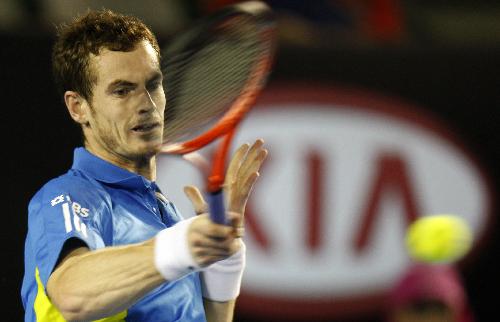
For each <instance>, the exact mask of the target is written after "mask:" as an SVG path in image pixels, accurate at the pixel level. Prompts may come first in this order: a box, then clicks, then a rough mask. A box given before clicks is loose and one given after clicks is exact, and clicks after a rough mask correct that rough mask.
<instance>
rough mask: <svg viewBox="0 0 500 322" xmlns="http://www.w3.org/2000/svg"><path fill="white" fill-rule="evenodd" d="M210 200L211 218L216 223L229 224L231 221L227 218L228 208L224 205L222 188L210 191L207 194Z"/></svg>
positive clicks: (208, 200)
mask: <svg viewBox="0 0 500 322" xmlns="http://www.w3.org/2000/svg"><path fill="white" fill-rule="evenodd" d="M206 199H207V202H208V210H209V214H210V219H212V221H213V222H214V223H216V224H221V225H228V224H229V221H228V220H227V218H226V209H225V207H224V194H223V193H222V189H220V190H218V191H215V192H209V193H208V194H207V195H206Z"/></svg>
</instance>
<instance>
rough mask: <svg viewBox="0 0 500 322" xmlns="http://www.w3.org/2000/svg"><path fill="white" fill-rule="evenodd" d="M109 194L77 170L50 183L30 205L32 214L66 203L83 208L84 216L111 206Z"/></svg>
mask: <svg viewBox="0 0 500 322" xmlns="http://www.w3.org/2000/svg"><path fill="white" fill-rule="evenodd" d="M109 199H110V198H109V194H108V193H107V191H106V190H105V189H104V188H103V187H102V186H101V185H100V184H99V182H97V181H95V180H94V179H92V178H89V177H87V176H85V175H84V174H82V173H81V172H79V171H76V170H70V171H68V172H67V173H65V174H64V175H61V176H59V177H57V178H54V179H52V180H50V181H48V182H47V183H46V184H45V185H44V186H43V187H42V188H40V190H38V192H37V193H36V194H35V195H34V196H33V198H32V199H31V201H30V204H29V211H30V213H33V212H38V210H40V209H44V208H45V209H47V208H52V207H54V206H56V205H58V204H62V203H66V202H68V203H69V204H71V205H73V206H74V207H76V208H78V207H80V208H82V211H83V213H82V214H83V215H84V216H85V215H86V212H89V211H92V210H93V211H94V212H95V211H99V210H102V209H103V208H106V207H107V206H108V204H109Z"/></svg>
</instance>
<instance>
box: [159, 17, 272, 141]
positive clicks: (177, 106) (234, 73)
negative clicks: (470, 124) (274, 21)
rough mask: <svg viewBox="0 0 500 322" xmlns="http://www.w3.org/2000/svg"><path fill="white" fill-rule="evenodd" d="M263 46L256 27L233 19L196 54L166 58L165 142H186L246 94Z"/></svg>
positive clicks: (199, 45) (264, 50)
mask: <svg viewBox="0 0 500 322" xmlns="http://www.w3.org/2000/svg"><path fill="white" fill-rule="evenodd" d="M266 46H268V44H266V43H265V42H263V41H262V39H261V34H260V32H259V28H258V27H257V26H256V25H255V21H254V20H253V19H252V18H251V17H237V18H234V19H231V20H229V21H226V22H225V23H223V24H221V25H219V26H218V27H217V28H216V29H215V30H213V32H212V34H211V35H210V37H207V38H206V39H205V41H203V42H199V43H197V47H196V48H192V49H190V50H186V51H182V54H179V55H175V56H174V57H166V59H167V60H166V64H165V65H164V74H165V84H164V86H165V92H166V96H167V106H166V111H165V132H164V139H165V140H164V141H166V142H180V141H185V140H188V139H190V138H192V137H195V136H197V135H198V134H200V133H202V132H204V131H205V130H206V129H207V128H208V127H210V126H211V125H213V123H214V122H216V121H217V120H219V119H220V118H221V116H222V115H224V114H225V113H226V112H227V111H228V109H229V108H230V107H231V106H232V104H233V102H234V101H235V100H236V99H237V98H238V97H239V96H240V94H241V93H242V91H244V90H246V86H247V83H248V82H249V79H251V77H252V74H253V70H254V69H255V68H256V65H257V64H258V62H259V61H260V60H261V56H263V55H267V54H268V50H269V48H268V47H266Z"/></svg>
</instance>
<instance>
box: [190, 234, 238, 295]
mask: <svg viewBox="0 0 500 322" xmlns="http://www.w3.org/2000/svg"><path fill="white" fill-rule="evenodd" d="M245 253H246V247H245V244H244V243H243V241H241V248H240V250H239V251H238V252H236V253H234V254H233V255H232V256H231V257H228V258H226V259H223V260H221V261H218V262H215V263H214V264H212V265H210V266H208V267H207V268H206V269H204V270H203V271H202V272H201V274H200V275H201V285H202V290H203V297H204V298H206V299H209V300H213V301H218V302H227V301H230V300H234V299H235V298H237V297H238V295H239V294H240V288H241V278H242V277H243V270H244V269H245V257H246V256H245Z"/></svg>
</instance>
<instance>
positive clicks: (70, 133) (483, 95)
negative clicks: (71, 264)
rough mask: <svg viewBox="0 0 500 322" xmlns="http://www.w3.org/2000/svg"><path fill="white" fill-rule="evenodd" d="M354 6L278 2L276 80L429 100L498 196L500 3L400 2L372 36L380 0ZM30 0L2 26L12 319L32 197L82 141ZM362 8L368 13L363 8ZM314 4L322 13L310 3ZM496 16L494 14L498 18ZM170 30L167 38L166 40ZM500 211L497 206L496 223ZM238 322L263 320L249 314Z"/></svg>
mask: <svg viewBox="0 0 500 322" xmlns="http://www.w3.org/2000/svg"><path fill="white" fill-rule="evenodd" d="M353 2H358V3H361V4H360V5H359V7H357V8H354V9H353V7H352V6H349V5H345V4H344V5H343V3H345V1H344V2H342V1H338V2H336V1H318V2H317V3H316V2H314V1H303V2H302V4H301V1H289V2H288V4H287V5H283V3H285V1H270V3H271V4H272V5H274V6H275V7H276V9H277V11H278V12H279V13H280V26H281V31H280V37H281V38H280V47H279V51H278V57H277V60H276V66H275V70H274V72H273V75H272V78H271V82H278V81H282V80H298V81H306V82H307V81H314V82H317V81H322V82H325V83H334V84H341V85H347V86H355V87H361V88H365V89H368V90H372V91H377V92H380V93H382V94H386V95H389V96H396V97H399V98H402V99H404V100H406V101H408V102H411V103H415V104H417V105H419V106H420V107H422V108H424V109H426V110H428V111H429V112H431V113H433V114H435V115H436V116H437V117H438V118H440V119H442V120H444V121H445V122H446V124H447V125H448V126H449V127H450V128H451V129H452V130H454V132H456V134H457V135H458V136H459V137H460V139H461V140H462V142H463V143H465V145H466V147H467V149H468V150H470V151H471V152H472V153H473V154H474V157H475V158H477V159H478V161H479V163H480V165H481V166H482V168H483V170H484V171H485V173H486V174H487V176H488V177H489V178H490V179H491V183H492V187H493V189H494V190H493V193H494V194H493V199H494V200H496V198H497V194H496V191H497V189H498V187H499V186H500V171H499V165H500V152H499V141H500V134H499V132H498V122H499V117H498V115H499V113H498V109H499V106H500V95H499V87H500V15H497V16H495V13H496V12H500V9H499V8H498V6H497V5H496V4H495V1H484V2H476V1H456V2H454V4H453V7H451V6H450V5H447V3H448V2H445V1H418V5H417V1H414V2H411V1H403V2H398V1H385V2H386V3H393V4H397V5H399V8H400V9H402V10H400V12H399V14H398V15H397V17H398V19H396V20H398V21H399V24H394V23H393V24H392V25H391V23H389V24H388V25H389V28H386V29H384V28H383V25H384V24H383V23H382V28H380V30H382V32H378V33H373V32H370V31H373V30H374V29H376V28H375V27H376V26H377V25H370V26H368V27H367V26H365V24H366V19H363V17H367V15H368V13H369V12H370V11H369V10H370V8H372V7H373V6H372V7H370V6H369V5H368V7H369V8H368V9H367V8H366V6H367V5H366V3H372V4H373V3H375V2H377V1H373V2H370V1H353ZM382 2H384V1H382ZM26 3H28V5H27V7H26V8H25V9H26V10H27V12H28V13H29V15H31V16H32V17H36V19H29V20H27V21H25V23H23V24H17V25H15V26H14V27H12V26H10V27H9V26H7V27H5V26H3V27H2V28H0V44H1V45H0V46H1V47H0V92H1V94H2V95H1V97H0V100H1V102H2V108H1V114H2V124H3V126H2V135H1V139H2V141H3V149H2V150H3V157H2V168H3V169H4V172H5V173H6V175H7V177H6V181H5V182H4V188H3V193H2V196H3V197H2V212H1V213H2V215H3V220H2V224H1V227H2V233H1V234H0V236H1V245H2V253H1V254H2V255H3V261H2V263H3V264H2V270H1V274H0V288H1V289H2V290H3V294H4V300H3V301H2V303H3V304H2V306H3V310H2V311H3V315H4V318H3V320H4V321H21V320H22V316H23V309H22V305H21V299H20V286H21V279H22V275H23V246H24V245H23V243H24V238H25V234H26V221H27V220H26V217H27V204H28V202H29V199H30V198H31V197H32V195H33V194H34V193H35V192H36V190H38V189H39V188H40V186H41V185H42V184H44V183H45V182H46V181H47V180H49V179H50V178H52V177H54V176H57V175H59V174H62V173H64V172H65V171H66V169H67V168H68V167H69V166H70V165H71V160H72V150H73V148H74V147H75V146H77V145H79V143H80V135H79V130H78V129H77V127H76V126H75V125H73V124H72V122H71V120H70V118H69V116H68V115H67V113H66V111H65V109H64V107H63V105H62V103H61V100H60V98H59V97H58V95H57V93H56V91H55V88H54V85H53V83H52V78H51V73H50V68H51V67H50V50H51V46H52V43H53V40H54V32H53V28H51V26H50V24H47V23H43V22H40V19H41V18H40V16H39V14H40V13H39V12H38V11H37V10H38V9H39V8H38V9H37V2H36V1H34V2H30V1H26ZM30 3H31V4H30ZM303 3H308V4H309V5H308V6H306V7H304V6H303ZM313 3H314V5H313ZM323 3H327V4H329V5H330V7H329V8H330V9H331V8H332V6H331V5H332V3H334V4H335V6H336V7H335V8H336V11H335V12H336V13H338V12H340V13H342V14H343V15H344V16H346V17H348V18H349V17H350V18H349V19H350V20H349V19H347V18H345V17H344V18H342V15H340V18H339V15H337V16H335V15H333V14H330V15H328V14H325V10H323V9H324V8H321V5H322V4H323ZM295 4H297V5H295ZM362 5H364V6H365V8H364V9H363V10H364V11H363V10H361V9H359V8H361V7H362ZM30 6H32V7H30ZM314 6H318V7H317V9H318V10H316V11H315V10H312V9H311V8H314ZM30 8H31V9H30ZM188 9H189V10H188V11H186V12H188V15H187V17H189V19H192V18H195V17H197V16H200V15H202V14H205V13H206V12H208V11H209V8H207V7H204V6H203V5H200V4H197V3H196V2H190V7H188ZM0 10H1V7H0ZM29 10H32V12H31V11H29ZM356 10H358V11H356ZM371 10H373V8H372V9H371ZM290 12H293V14H292V15H290ZM332 12H333V11H332ZM353 12H356V14H354V13H353ZM360 12H361V13H360ZM383 12H391V9H390V8H389V9H387V8H386V10H385V11H383ZM438 12H439V13H441V16H439V14H437V13H438ZM443 12H446V14H445V13H443ZM474 13H476V15H474ZM349 14H350V15H349ZM426 14H427V15H428V16H436V15H437V16H438V18H436V17H434V18H432V19H435V20H436V21H437V22H436V21H435V22H434V23H429V22H428V20H425V19H424V17H425V15H426ZM492 15H493V17H496V20H494V19H490V18H491V16H492ZM325 16H326V17H325ZM360 17H361V18H360ZM439 17H441V18H439ZM485 17H486V18H485ZM144 19H145V20H146V21H147V19H146V18H144ZM432 19H431V18H429V20H432ZM440 19H441V20H440ZM446 19H447V20H446ZM488 19H490V20H488ZM389 20H390V19H389ZM393 20H394V19H393ZM382 21H383V19H382ZM426 21H427V23H426ZM433 21H434V20H433ZM491 21H496V24H495V23H494V22H491ZM481 22H482V24H481ZM386 25H387V24H386ZM40 26H42V27H40ZM391 26H392V27H391ZM296 29H297V30H299V31H301V32H303V34H302V33H301V32H297V30H296ZM290 30H292V31H294V32H290ZM384 30H386V31H385V32H384ZM444 30H449V31H448V32H444ZM450 30H451V31H450ZM171 35H172V33H169V32H164V33H159V34H158V36H159V39H160V42H162V43H164V42H165V41H167V40H168V39H169V37H171ZM319 39H321V41H318V40H319ZM497 209H498V208H496V207H494V208H493V213H492V216H493V218H495V217H496V216H497ZM499 229H500V226H499V223H498V221H497V220H494V221H493V224H492V226H491V230H490V232H491V233H490V235H489V237H490V238H489V239H488V240H487V241H486V243H485V244H484V247H483V248H482V250H481V251H480V253H478V254H477V256H476V257H474V258H473V259H472V260H471V261H470V262H468V263H466V265H464V266H462V267H461V273H462V274H463V277H464V281H465V286H466V290H467V292H468V295H469V297H470V301H471V305H472V308H473V311H474V312H475V315H476V318H477V321H485V322H488V321H496V320H497V317H496V316H497V311H498V309H497V306H498V304H497V300H496V298H497V290H498V288H499V287H500V283H499V281H500V279H499V277H498V272H499V271H500V265H499V260H498V259H497V258H498V253H499V250H500V238H499V237H498V233H497V231H498V230H499ZM236 320H237V321H256V320H255V319H254V320H251V318H250V317H245V316H241V315H238V316H237V319H236ZM379 320H380V319H379V318H378V317H376V316H371V317H356V318H354V317H353V321H379ZM261 321H263V320H261ZM343 321H346V320H345V319H344V320H343Z"/></svg>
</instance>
